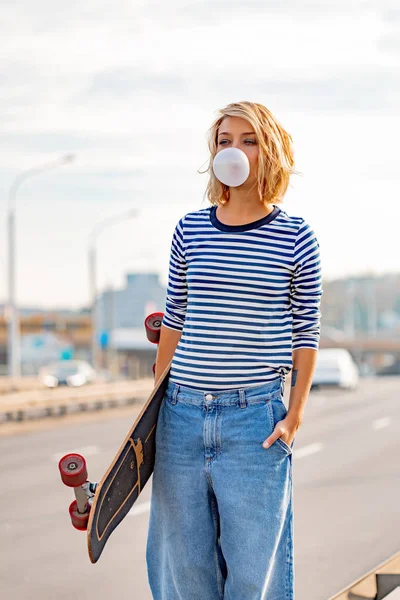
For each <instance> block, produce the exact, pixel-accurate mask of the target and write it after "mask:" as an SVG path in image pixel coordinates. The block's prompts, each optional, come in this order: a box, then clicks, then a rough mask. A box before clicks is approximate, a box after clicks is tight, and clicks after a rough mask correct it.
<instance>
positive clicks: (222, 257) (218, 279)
mask: <svg viewBox="0 0 400 600" xmlns="http://www.w3.org/2000/svg"><path fill="white" fill-rule="evenodd" d="M321 295H322V285H321V267H320V255H319V244H318V241H317V239H316V236H315V233H314V231H313V230H312V229H311V227H310V226H309V225H308V224H307V223H306V222H305V221H304V219H303V218H301V217H293V216H289V215H288V214H287V213H286V212H285V211H284V210H282V209H280V208H279V206H277V205H275V206H274V210H273V211H272V212H271V213H270V214H269V215H267V216H266V217H264V218H262V219H259V220H258V221H254V222H252V223H247V224H246V225H225V224H223V223H221V222H220V221H219V220H218V218H217V216H216V207H215V206H211V207H209V208H205V209H201V210H198V211H195V212H190V213H188V214H186V215H185V216H184V217H182V218H181V219H180V220H179V222H178V223H177V225H176V227H175V230H174V233H173V237H172V244H171V255H170V263H169V275H168V287H167V297H166V304H165V314H164V318H163V325H165V326H166V327H168V328H170V329H174V330H177V331H182V336H181V338H180V340H179V343H178V345H177V347H176V350H175V354H174V358H173V361H172V366H171V373H170V380H171V381H173V382H175V383H180V384H181V385H185V386H188V387H191V388H196V389H202V390H207V391H210V392H212V391H218V390H225V389H233V388H239V387H249V386H254V385H261V384H262V383H265V382H268V381H271V380H273V379H276V378H278V377H280V376H283V378H285V377H286V374H287V373H288V372H289V371H290V370H291V369H292V367H293V364H292V351H293V350H296V349H298V348H313V349H315V350H317V349H318V345H319V337H320V317H321V313H320V301H321Z"/></svg>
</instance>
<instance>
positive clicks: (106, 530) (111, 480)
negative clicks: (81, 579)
mask: <svg viewBox="0 0 400 600" xmlns="http://www.w3.org/2000/svg"><path fill="white" fill-rule="evenodd" d="M171 362H172V361H171ZM171 362H170V363H169V364H168V365H167V367H166V368H165V370H164V373H163V374H162V375H161V377H160V379H159V381H158V383H157V386H156V387H155V388H154V390H153V391H152V393H151V395H150V397H149V399H148V400H147V402H146V403H145V405H144V406H143V408H142V410H141V412H140V414H139V416H138V417H137V419H136V421H135V422H134V424H133V425H132V427H131V429H130V431H129V432H128V434H127V436H126V438H125V440H124V442H123V444H122V446H121V448H120V449H119V451H118V453H117V454H116V456H115V458H114V460H113V461H112V463H111V465H110V467H109V469H108V470H107V472H106V474H105V475H104V477H103V479H102V480H101V481H100V483H99V484H98V486H97V489H96V493H95V496H94V499H93V503H92V506H91V509H90V514H89V521H88V527H87V535H88V550H89V556H90V560H91V561H92V563H95V562H97V561H98V559H99V557H100V555H101V553H102V551H103V549H104V546H105V545H106V542H107V540H108V538H109V537H110V535H111V534H112V532H113V531H114V529H115V528H116V527H117V526H118V525H119V524H120V523H121V521H122V520H123V519H124V517H126V515H127V514H128V512H129V511H130V509H131V508H132V506H133V504H134V503H135V501H136V500H137V498H138V497H139V494H140V492H141V491H142V489H143V488H144V486H145V484H146V483H147V481H148V479H149V478H150V476H151V474H152V472H153V469H154V461H155V452H156V446H155V439H156V435H155V434H156V426H157V419H158V413H159V409H160V406H161V401H162V399H163V397H164V393H165V390H166V389H167V385H168V378H169V373H170V368H171Z"/></svg>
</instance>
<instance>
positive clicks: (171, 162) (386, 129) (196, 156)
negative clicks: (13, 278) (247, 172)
mask: <svg viewBox="0 0 400 600" xmlns="http://www.w3.org/2000/svg"><path fill="white" fill-rule="evenodd" d="M0 36H1V47H2V59H1V63H0V86H1V90H0V111H1V112H0V119H1V120H0V123H1V145H0V194H1V202H0V219H1V222H2V223H3V225H2V228H3V236H1V239H2V242H1V246H0V270H1V273H0V275H1V276H0V301H1V300H3V301H4V300H5V299H6V297H7V270H6V265H7V239H6V215H7V203H8V193H9V189H10V186H11V184H12V182H13V179H14V177H15V176H16V175H17V174H18V173H20V172H21V171H23V170H25V169H30V168H32V167H36V166H41V165H43V164H46V163H48V162H51V161H54V160H57V159H58V157H60V156H63V155H65V154H69V153H74V154H76V159H75V161H74V162H73V163H72V164H70V165H68V166H63V167H61V168H58V169H56V170H52V171H51V172H50V171H49V172H48V173H44V174H41V175H40V176H36V177H34V178H32V179H30V180H29V181H26V182H25V183H24V184H23V185H22V186H21V187H20V189H19V191H18V197H17V296H18V302H19V303H20V304H23V305H41V306H43V307H52V306H53V307H61V306H70V307H80V306H82V305H85V304H87V303H88V300H89V295H88V268H87V254H88V244H89V239H88V238H89V234H90V232H91V231H92V230H93V228H94V227H95V225H96V224H98V223H100V222H101V221H102V220H104V219H108V218H111V217H113V216H114V215H120V214H123V213H125V212H126V211H129V210H130V209H132V208H137V209H138V211H139V213H140V214H139V215H138V217H137V218H136V219H130V220H127V221H126V222H123V223H120V224H118V225H115V226H114V227H112V228H108V229H107V230H106V231H104V232H103V233H102V234H101V235H100V236H99V238H98V258H99V285H100V287H101V288H103V287H104V286H105V285H113V286H116V287H119V286H121V285H123V283H124V277H125V274H126V273H127V272H129V271H136V270H139V271H144V270H152V271H158V272H159V273H160V275H161V280H162V282H163V283H164V284H165V283H166V279H167V273H168V260H169V247H170V242H171V236H172V232H173V229H174V226H175V224H176V222H177V220H178V219H179V218H180V217H181V216H183V215H184V214H185V213H187V212H189V211H191V210H197V209H200V208H205V207H206V206H208V202H207V200H204V199H203V194H204V189H205V185H206V175H200V174H198V173H197V170H198V169H199V168H200V167H202V166H203V165H204V163H205V162H206V161H207V159H208V154H207V146H206V131H207V129H208V127H209V126H210V124H211V122H212V121H213V119H214V116H215V111H216V110H217V109H218V108H219V107H221V106H224V105H225V104H227V103H229V102H233V101H238V100H252V101H257V102H261V103H263V104H265V105H266V106H268V108H270V110H272V112H273V113H274V114H275V115H276V116H277V117H278V119H279V120H280V121H281V122H282V124H283V125H284V127H285V128H286V129H287V130H288V131H289V132H290V133H291V135H292V136H293V139H294V146H295V158H296V161H297V163H296V167H297V169H298V170H300V171H301V172H302V176H301V177H300V176H295V177H293V179H292V183H291V188H290V189H289V191H288V193H287V195H286V197H285V201H284V203H283V204H282V205H281V207H282V208H283V209H284V210H286V212H288V213H289V214H292V215H298V216H302V217H304V218H305V219H306V220H307V221H308V223H309V224H310V225H311V226H312V227H313V228H314V230H315V232H316V234H317V237H318V239H319V242H320V246H321V258H322V267H323V274H324V277H325V278H326V279H330V278H333V277H340V276H344V275H348V274H358V273H363V272H365V271H366V270H371V271H374V272H376V273H382V272H389V271H391V272H393V271H400V266H399V255H400V252H399V241H398V240H399V218H400V202H399V201H400V170H399V151H398V140H399V137H400V68H399V67H400V7H399V4H398V2H397V1H396V0H390V1H388V0H377V1H372V0H371V1H369V0H365V1H362V0H327V1H324V2H321V1H320V0H308V1H306V0H259V1H257V0H249V1H247V2H245V1H243V2H242V1H235V0H212V1H207V0H205V1H203V2H201V1H194V0H169V1H168V2H166V1H161V0H160V1H158V2H156V1H154V0H153V1H151V0H150V1H145V0H140V1H135V0H113V2H111V1H108V2H105V1H103V0H85V1H84V2H82V1H78V0H69V2H57V1H56V2H54V0H52V1H50V0H35V2H32V1H31V0H12V1H9V0H3V2H2V4H1V8H0Z"/></svg>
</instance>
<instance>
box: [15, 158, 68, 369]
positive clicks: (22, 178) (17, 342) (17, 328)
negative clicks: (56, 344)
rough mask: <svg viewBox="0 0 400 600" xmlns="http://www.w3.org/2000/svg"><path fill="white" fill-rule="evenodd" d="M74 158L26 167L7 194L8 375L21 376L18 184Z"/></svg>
mask: <svg viewBox="0 0 400 600" xmlns="http://www.w3.org/2000/svg"><path fill="white" fill-rule="evenodd" d="M74 158H75V155H74V154H66V155H64V156H62V157H61V158H59V159H57V160H55V161H52V162H49V163H46V164H44V165H41V166H39V167H34V168H33V169H28V170H26V171H23V172H22V173H20V174H19V175H17V177H16V178H15V179H14V181H13V183H12V185H11V187H10V191H9V195H8V226H7V231H8V307H7V317H8V340H7V346H8V348H7V355H8V358H7V362H8V374H9V375H10V377H20V376H21V349H20V336H21V334H20V326H19V313H18V308H17V304H16V298H15V262H16V261H15V255H16V253H15V246H16V243H15V240H16V237H15V221H16V220H15V212H16V199H17V190H18V188H19V187H20V185H21V184H22V183H23V182H24V181H26V180H27V179H29V178H31V177H34V176H35V175H40V174H41V173H44V172H46V171H51V170H52V169H56V168H57V167H61V166H63V165H66V164H69V163H71V162H72V161H73V160H74Z"/></svg>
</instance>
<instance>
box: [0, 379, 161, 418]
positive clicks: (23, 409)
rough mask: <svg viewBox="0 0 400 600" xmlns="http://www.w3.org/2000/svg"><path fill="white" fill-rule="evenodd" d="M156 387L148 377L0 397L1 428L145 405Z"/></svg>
mask: <svg viewBox="0 0 400 600" xmlns="http://www.w3.org/2000/svg"><path fill="white" fill-rule="evenodd" d="M153 384H154V380H153V379H152V378H148V379H142V380H137V381H119V382H113V383H108V384H97V385H95V384H94V385H90V386H84V387H82V388H60V389H58V388H57V389H55V390H31V391H29V392H20V393H16V394H10V395H8V396H3V397H0V426H1V424H2V423H9V422H22V421H27V420H32V419H44V418H47V417H62V416H65V415H68V414H73V413H77V412H86V411H97V410H103V409H108V408H117V407H119V406H127V405H130V404H136V403H143V402H144V401H145V400H146V399H147V397H148V395H149V394H150V392H151V390H152V387H153Z"/></svg>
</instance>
